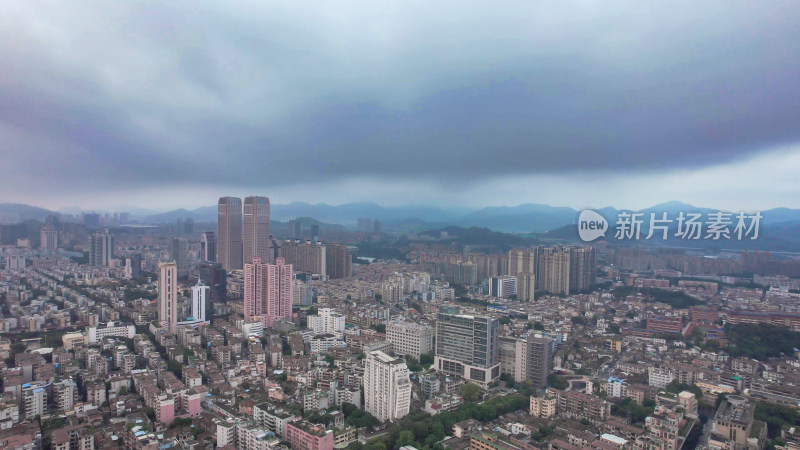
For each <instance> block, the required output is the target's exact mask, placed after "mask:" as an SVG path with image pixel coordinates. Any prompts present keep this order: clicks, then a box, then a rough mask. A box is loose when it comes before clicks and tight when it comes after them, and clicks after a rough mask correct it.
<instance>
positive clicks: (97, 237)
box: [89, 232, 114, 266]
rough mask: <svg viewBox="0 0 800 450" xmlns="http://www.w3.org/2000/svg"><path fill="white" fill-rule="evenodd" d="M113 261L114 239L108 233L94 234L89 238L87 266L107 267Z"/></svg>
mask: <svg viewBox="0 0 800 450" xmlns="http://www.w3.org/2000/svg"><path fill="white" fill-rule="evenodd" d="M113 259H114V237H113V236H112V235H111V234H110V233H108V232H104V233H94V234H92V235H91V236H90V237H89V265H90V266H109V265H110V264H111V260H113Z"/></svg>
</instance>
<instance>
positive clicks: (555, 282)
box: [536, 247, 570, 295]
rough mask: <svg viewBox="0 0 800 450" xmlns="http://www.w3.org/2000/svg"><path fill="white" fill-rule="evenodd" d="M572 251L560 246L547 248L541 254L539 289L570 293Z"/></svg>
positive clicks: (554, 292)
mask: <svg viewBox="0 0 800 450" xmlns="http://www.w3.org/2000/svg"><path fill="white" fill-rule="evenodd" d="M569 274H570V251H569V250H566V249H563V248H560V247H553V248H545V249H542V250H541V254H540V255H539V272H538V273H537V277H536V283H537V284H538V286H537V289H540V290H542V291H544V292H549V293H551V294H564V295H569V294H570V289H569Z"/></svg>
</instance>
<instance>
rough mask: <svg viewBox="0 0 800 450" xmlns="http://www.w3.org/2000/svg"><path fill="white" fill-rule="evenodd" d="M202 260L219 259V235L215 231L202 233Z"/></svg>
mask: <svg viewBox="0 0 800 450" xmlns="http://www.w3.org/2000/svg"><path fill="white" fill-rule="evenodd" d="M200 261H202V262H216V261H217V235H216V234H215V233H214V232H213V231H204V232H203V234H202V235H200Z"/></svg>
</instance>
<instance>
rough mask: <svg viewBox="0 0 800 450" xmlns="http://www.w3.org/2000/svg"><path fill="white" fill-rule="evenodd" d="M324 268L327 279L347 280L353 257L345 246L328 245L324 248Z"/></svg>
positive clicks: (350, 271)
mask: <svg viewBox="0 0 800 450" xmlns="http://www.w3.org/2000/svg"><path fill="white" fill-rule="evenodd" d="M325 247H326V248H325V266H326V270H327V271H328V277H329V278H348V277H350V275H352V271H353V257H352V256H350V252H348V251H347V246H345V245H341V244H334V243H330V244H327V245H326V246H325Z"/></svg>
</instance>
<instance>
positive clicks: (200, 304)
mask: <svg viewBox="0 0 800 450" xmlns="http://www.w3.org/2000/svg"><path fill="white" fill-rule="evenodd" d="M210 290H211V289H210V288H209V287H208V286H206V285H205V284H203V282H202V281H201V280H199V279H198V280H197V284H196V285H194V286H192V313H191V314H192V316H191V317H192V321H194V322H205V321H206V299H208V293H209V291H210Z"/></svg>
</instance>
